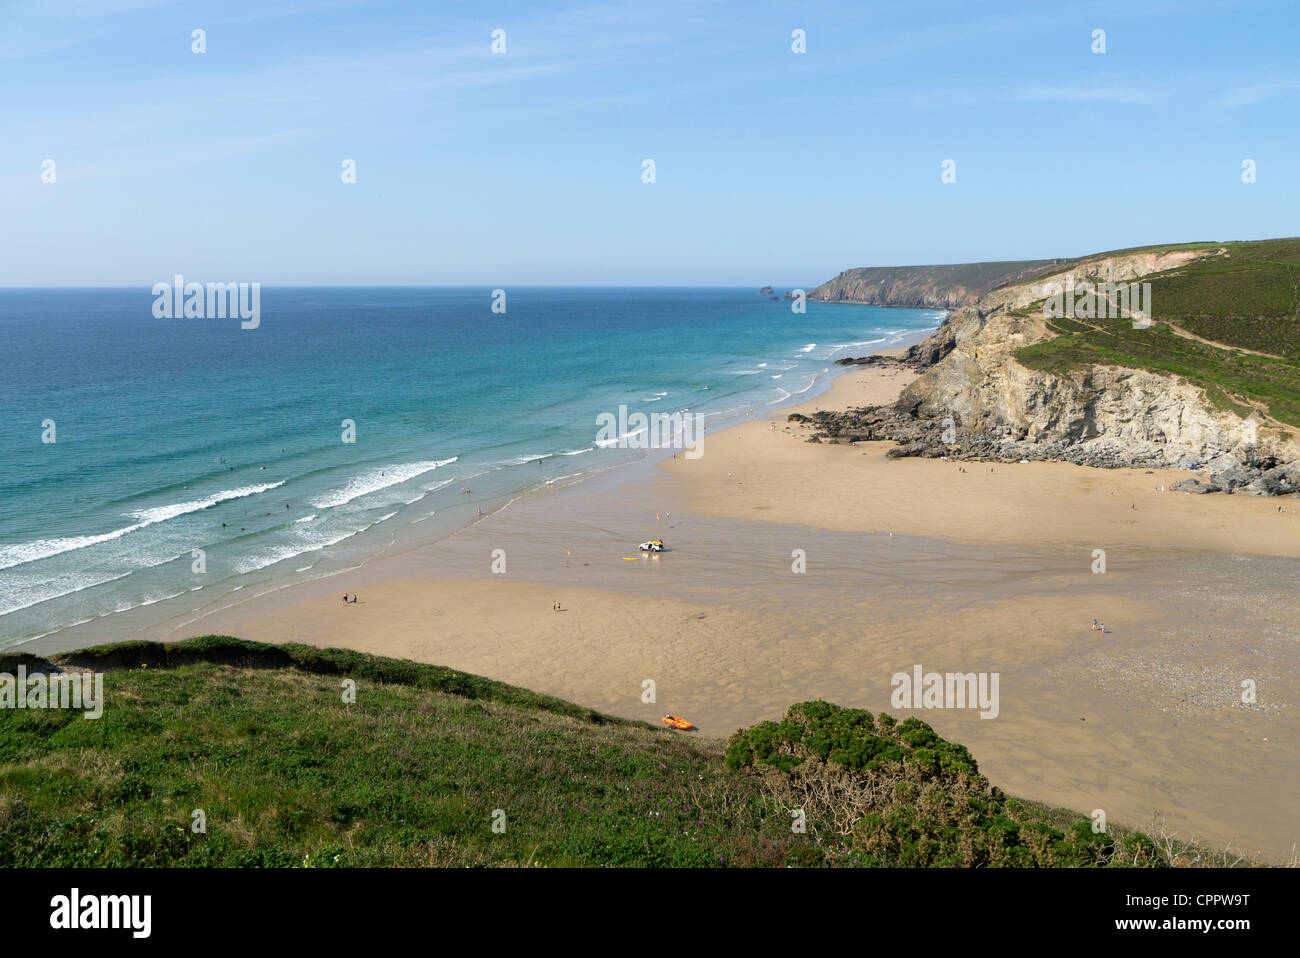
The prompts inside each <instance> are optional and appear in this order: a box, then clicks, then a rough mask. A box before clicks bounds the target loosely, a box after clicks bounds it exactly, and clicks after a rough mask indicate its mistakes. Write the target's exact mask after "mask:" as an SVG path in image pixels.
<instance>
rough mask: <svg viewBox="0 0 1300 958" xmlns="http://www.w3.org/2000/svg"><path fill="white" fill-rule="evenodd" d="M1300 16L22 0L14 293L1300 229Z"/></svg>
mask: <svg viewBox="0 0 1300 958" xmlns="http://www.w3.org/2000/svg"><path fill="white" fill-rule="evenodd" d="M1297 27H1300V4H1297V3H1296V2H1295V0H1276V2H1274V0H1257V2H1251V0H1231V2H1227V0H1223V2H1198V0H1186V2H1177V3H1174V2H1163V0H1142V2H1136V3H1135V2H1133V0H1124V2H1069V0H1064V2H1051V3H1044V2H1023V3H1021V2H1016V3H1012V2H990V0H983V2H978V3H977V2H969V0H964V2H927V0H903V2H892V0H891V2H871V3H848V2H841V3H833V4H832V3H826V4H823V3H789V2H787V3H769V2H763V0H749V2H744V3H718V4H712V3H707V2H702V0H693V2H683V3H678V2H676V0H655V2H635V3H618V2H608V3H606V2H577V3H567V2H564V0H554V2H551V0H548V2H543V3H539V2H529V3H493V2H488V0H476V2H465V3H449V2H425V3H402V2H375V3H360V2H331V0H314V2H307V0H301V2H295V0H287V2H285V0H255V2H248V0H222V2H217V3H206V2H200V3H179V2H177V3H171V2H166V0H0V285H4V286H27V285H135V284H140V285H151V284H153V283H154V282H158V281H161V280H167V279H170V277H171V276H172V275H173V274H174V273H184V274H185V275H186V276H187V278H189V279H192V280H198V281H242V282H261V283H263V284H268V285H270V284H316V283H327V284H389V283H398V284H473V285H479V284H484V285H493V286H498V285H508V284H542V285H567V284H575V285H588V284H590V285H608V284H614V285H624V284H628V285H638V284H643V285H676V284H681V285H714V284H717V285H727V284H737V285H762V284H764V283H768V282H771V283H774V284H777V285H794V284H800V283H803V284H811V283H816V282H820V281H821V280H824V279H827V278H829V277H830V276H832V275H833V274H835V273H836V272H838V271H839V270H841V269H844V268H847V267H851V266H868V265H902V264H913V263H949V262H968V261H974V260H996V259H1020V258H1038V257H1048V256H1070V255H1076V254H1082V253H1087V252H1094V251H1099V250H1106V249H1115V248H1120V247H1126V246H1134V245H1140V244H1146V243H1155V242H1178V241H1187V240H1202V239H1205V240H1222V239H1255V238H1264V237H1271V236H1288V235H1296V234H1300V189H1297V182H1296V177H1297V170H1298V168H1300V121H1298V118H1300V55H1297V43H1298V41H1297V39H1296V38H1297V33H1298V31H1297ZM196 28H202V29H203V30H205V31H206V43H207V52H206V53H204V54H202V55H198V54H195V53H193V52H191V44H192V40H191V31H193V30H194V29H196ZM496 29H501V30H504V31H505V32H506V34H505V35H506V52H505V53H504V54H499V55H498V54H493V53H492V51H491V42H492V38H491V34H492V31H493V30H496ZM795 29H802V30H804V31H805V32H806V36H807V52H806V53H804V54H795V53H793V52H792V50H791V43H792V41H791V32H792V31H793V30H795ZM1095 29H1103V30H1105V31H1106V53H1104V54H1094V53H1092V52H1091V49H1090V47H1091V45H1092V42H1093V41H1092V32H1093V30H1095ZM646 158H650V159H653V160H654V161H655V164H656V180H657V181H656V182H655V183H654V184H645V183H643V182H642V181H641V170H642V166H641V164H642V160H643V159H646ZM1246 158H1250V159H1253V160H1255V161H1256V164H1257V180H1258V181H1257V182H1256V183H1254V184H1251V185H1245V184H1243V183H1242V182H1241V163H1242V160H1243V159H1246ZM46 159H53V160H54V161H55V164H56V165H55V174H56V182H55V183H53V184H46V183H42V182H41V172H42V162H43V161H44V160H46ZM344 159H352V160H355V161H356V164H357V182H356V183H355V184H344V183H342V182H341V176H340V174H341V167H340V164H341V163H342V161H343V160H344ZM945 159H953V160H955V161H956V174H957V177H956V182H955V183H951V184H945V183H942V182H941V178H940V173H941V163H942V162H943V161H944V160H945Z"/></svg>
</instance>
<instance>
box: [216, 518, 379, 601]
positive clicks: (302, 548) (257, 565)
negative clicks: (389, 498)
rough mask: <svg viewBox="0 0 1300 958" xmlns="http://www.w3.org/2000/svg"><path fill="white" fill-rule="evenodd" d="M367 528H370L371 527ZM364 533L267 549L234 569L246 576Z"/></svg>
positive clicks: (239, 563)
mask: <svg viewBox="0 0 1300 958" xmlns="http://www.w3.org/2000/svg"><path fill="white" fill-rule="evenodd" d="M366 528H369V526H367V527H366ZM363 531H364V530H363V529H355V530H353V531H351V532H344V533H342V534H341V535H337V536H335V537H334V538H332V539H327V540H325V541H324V542H312V543H294V544H291V545H288V546H279V547H275V548H271V549H266V550H264V551H262V552H257V553H254V554H253V555H251V556H248V557H247V558H245V559H243V560H242V561H240V562H236V563H235V564H234V565H233V566H232V568H233V569H234V571H235V572H237V573H238V574H239V575H246V574H247V573H249V572H256V571H258V570H259V569H265V568H266V567H267V566H269V565H275V564H276V563H277V562H283V561H284V560H285V559H292V558H293V557H294V556H300V555H303V554H304V553H307V552H316V551H318V550H320V549H327V548H329V547H330V546H332V545H337V544H338V543H340V542H342V541H343V540H344V539H351V538H352V537H353V536H354V535H356V534H357V533H358V532H363ZM242 588H243V586H242V585H241V586H236V587H235V589H231V590H230V591H232V592H234V591H237V590H238V589H242Z"/></svg>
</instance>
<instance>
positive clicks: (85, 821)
mask: <svg viewBox="0 0 1300 958" xmlns="http://www.w3.org/2000/svg"><path fill="white" fill-rule="evenodd" d="M59 661H61V662H63V663H64V664H66V665H68V666H72V665H73V664H77V665H84V666H91V667H94V668H98V669H108V668H115V669H116V670H115V671H109V672H107V673H106V675H105V692H106V699H107V704H106V707H105V709H104V713H103V716H102V718H100V719H98V720H95V721H88V720H86V719H84V718H83V717H82V715H81V713H79V712H74V711H70V710H30V709H28V710H21V711H20V710H14V709H4V710H0V866H10V867H12V866H53V865H70V866H101V865H113V866H153V865H193V866H211V865H219V866H259V865H261V866H299V865H306V866H323V867H335V866H365V865H385V866H392V865H410V866H429V865H434V866H464V865H519V866H526V865H593V866H594V865H601V866H606V865H635V866H690V867H706V866H723V865H728V866H737V865H809V866H822V865H849V866H853V865H857V866H882V865H883V866H891V865H1160V864H1164V863H1165V862H1166V860H1167V858H1168V857H1169V851H1168V849H1165V850H1164V851H1161V850H1158V849H1157V847H1156V845H1155V844H1153V842H1152V841H1151V840H1150V839H1148V838H1147V837H1146V836H1144V835H1141V834H1139V833H1129V832H1125V831H1122V830H1121V831H1116V830H1114V829H1112V830H1111V832H1110V833H1108V834H1101V835H1098V834H1093V833H1092V831H1091V829H1090V827H1089V823H1088V822H1087V821H1086V820H1084V819H1083V817H1082V816H1080V815H1077V814H1075V813H1071V812H1066V811H1063V810H1056V809H1047V808H1044V807H1041V806H1037V805H1034V804H1032V803H1025V802H1019V801H1016V800H1015V799H1011V798H1008V797H1006V796H1004V795H1003V794H1002V793H1001V792H999V791H998V790H997V789H996V788H993V787H992V786H991V785H989V783H988V782H987V780H985V779H984V778H983V777H982V776H981V775H980V774H979V770H978V768H977V766H976V763H975V760H974V759H973V758H972V757H971V756H970V755H969V753H967V752H966V750H965V749H964V748H962V747H961V746H959V745H955V744H953V743H950V742H946V741H944V740H943V739H942V738H940V737H939V736H938V735H936V734H935V733H934V731H933V730H932V729H930V727H929V726H927V725H925V724H924V723H922V722H920V721H917V720H916V719H907V720H906V721H903V722H895V721H894V720H893V719H892V718H890V717H889V716H886V715H880V716H872V715H871V714H869V713H866V712H863V711H860V710H854V709H841V708H839V707H837V706H833V705H829V704H827V703H824V702H811V703H802V704H800V705H796V706H793V707H792V708H791V709H790V710H789V712H788V713H787V715H786V716H785V718H784V719H782V720H781V721H780V722H765V723H761V724H759V725H757V726H755V727H754V728H752V729H747V730H743V731H741V732H737V733H736V734H735V735H734V736H733V737H732V739H731V741H730V743H729V744H727V745H725V746H724V743H723V742H721V741H720V740H714V739H708V738H704V737H702V736H697V735H689V734H682V733H675V732H671V731H668V730H666V729H659V728H654V727H651V726H649V725H646V724H645V723H642V722H634V721H629V720H624V719H616V718H611V717H609V716H605V715H601V714H600V713H597V712H593V711H591V710H589V709H583V708H581V707H580V706H576V705H572V704H570V703H566V702H562V701H561V700H558V699H552V698H549V697H546V696H540V695H536V694H534V693H531V692H528V691H526V690H523V689H517V688H514V687H512V686H508V685H504V684H502V683H497V682H492V681H490V680H487V679H483V678H480V677H478V676H473V675H468V674H466V673H461V672H456V671H454V670H451V669H443V668H439V667H436V666H428V665H419V664H416V663H413V662H406V661H400V660H393V659H383V658H377V657H373V656H366V655H361V654H358V653H352V652H344V651H340V650H319V649H315V648H310V647H307V646H267V645H258V644H254V643H245V642H241V641H239V640H236V639H230V638H225V637H213V636H209V637H205V638H202V639H195V640H190V641H188V642H183V643H178V644H176V645H170V646H160V645H156V644H153V643H128V644H124V645H117V646H107V647H103V648H100V649H93V650H89V651H87V652H83V653H73V654H69V655H67V656H62V657H59ZM20 662H21V663H22V664H25V665H26V666H27V668H28V669H29V670H32V669H34V668H40V667H45V668H49V667H50V665H49V664H48V663H46V664H45V665H44V666H42V663H41V660H36V659H33V658H31V657H27V658H21V657H9V658H8V659H7V660H6V659H0V671H10V672H12V671H13V670H14V669H15V668H16V666H17V665H18V664H19V663H20ZM348 682H354V683H355V701H354V702H348V701H345V697H344V691H345V686H346V685H347V683H348ZM724 748H725V752H724ZM792 809H802V810H803V811H804V813H805V815H806V827H805V831H803V832H796V831H794V830H793V829H792V823H793V816H792V815H791V811H792ZM197 811H201V813H202V815H203V817H204V820H205V831H202V832H196V831H195V830H194V828H193V827H192V826H193V823H194V821H195V820H196V812H197ZM494 823H495V824H496V825H497V828H496V829H494V828H493V825H494Z"/></svg>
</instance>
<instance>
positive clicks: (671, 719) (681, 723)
mask: <svg viewBox="0 0 1300 958" xmlns="http://www.w3.org/2000/svg"><path fill="white" fill-rule="evenodd" d="M664 724H665V725H667V726H669V727H671V728H680V729H688V728H695V726H694V725H692V724H691V723H690V722H688V721H686V719H684V718H682V717H681V716H680V715H673V714H671V713H669V714H668V715H665V716H664Z"/></svg>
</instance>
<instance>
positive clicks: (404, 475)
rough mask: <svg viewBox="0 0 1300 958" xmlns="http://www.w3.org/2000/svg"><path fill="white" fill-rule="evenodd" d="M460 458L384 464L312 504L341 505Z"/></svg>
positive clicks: (317, 506) (322, 506)
mask: <svg viewBox="0 0 1300 958" xmlns="http://www.w3.org/2000/svg"><path fill="white" fill-rule="evenodd" d="M458 458H459V457H458V456H452V457H451V458H450V459H427V460H424V461H422V462H405V463H398V464H396V465H392V466H384V467H383V468H382V469H372V470H371V471H370V472H367V473H363V474H362V475H360V476H357V477H356V478H354V479H352V480H350V481H349V482H348V484H347V485H345V486H343V487H342V488H341V489H336V490H334V491H333V492H327V493H326V494H325V495H323V496H318V497H317V498H315V499H313V500H311V504H312V505H313V506H315V507H316V508H317V509H329V508H331V507H333V506H341V505H344V504H346V503H349V502H351V501H352V500H353V499H359V498H361V497H362V496H365V495H369V494H370V493H372V492H378V491H379V490H380V489H387V488H388V487H389V486H396V485H398V484H399V483H403V482H407V481H409V480H411V479H414V478H415V477H416V476H422V475H424V474H425V473H426V472H432V471H433V470H434V469H438V468H439V467H441V466H446V465H449V464H451V463H453V462H455V461H456V460H457V459H458Z"/></svg>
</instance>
